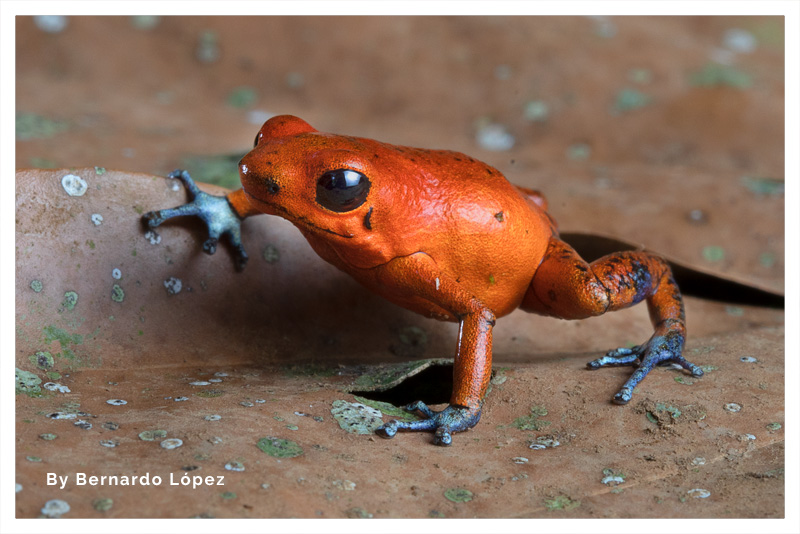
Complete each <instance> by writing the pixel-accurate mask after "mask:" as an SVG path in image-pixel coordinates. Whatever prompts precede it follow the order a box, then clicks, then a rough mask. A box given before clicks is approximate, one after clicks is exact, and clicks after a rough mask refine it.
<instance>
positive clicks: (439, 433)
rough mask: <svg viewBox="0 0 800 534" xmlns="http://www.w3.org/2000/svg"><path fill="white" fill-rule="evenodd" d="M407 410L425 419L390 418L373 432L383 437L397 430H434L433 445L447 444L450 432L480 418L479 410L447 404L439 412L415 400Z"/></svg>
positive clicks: (390, 435) (465, 428)
mask: <svg viewBox="0 0 800 534" xmlns="http://www.w3.org/2000/svg"><path fill="white" fill-rule="evenodd" d="M405 409H406V410H407V411H409V412H414V411H416V412H420V413H421V414H422V415H424V416H425V419H422V420H419V421H397V420H392V421H389V422H388V423H386V424H385V425H383V426H381V427H379V428H378V429H377V430H375V433H376V434H378V435H379V436H381V437H384V438H393V437H394V435H395V434H397V431H398V430H399V431H402V432H419V431H425V432H434V436H433V443H434V444H435V445H442V446H445V447H446V446H449V445H452V443H453V437H452V436H451V434H453V433H455V432H462V431H464V430H467V429H470V428H472V427H473V426H475V425H476V424H478V421H479V420H480V418H481V410H480V408H478V409H477V410H475V409H470V408H466V407H464V406H452V405H450V406H448V407H447V408H445V409H444V410H442V411H441V412H434V411H433V410H431V409H430V408H428V406H427V405H426V404H425V403H424V402H422V401H417V402H415V403H412V404H409V405H408V406H406V408H405Z"/></svg>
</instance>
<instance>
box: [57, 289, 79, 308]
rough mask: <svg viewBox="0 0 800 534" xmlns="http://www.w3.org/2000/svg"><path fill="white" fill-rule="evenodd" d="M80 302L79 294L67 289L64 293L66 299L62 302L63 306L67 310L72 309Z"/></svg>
mask: <svg viewBox="0 0 800 534" xmlns="http://www.w3.org/2000/svg"><path fill="white" fill-rule="evenodd" d="M77 304H78V294H77V293H76V292H74V291H67V292H66V293H64V300H63V302H62V303H61V307H62V308H64V309H65V310H68V311H71V310H74V309H75V306H77Z"/></svg>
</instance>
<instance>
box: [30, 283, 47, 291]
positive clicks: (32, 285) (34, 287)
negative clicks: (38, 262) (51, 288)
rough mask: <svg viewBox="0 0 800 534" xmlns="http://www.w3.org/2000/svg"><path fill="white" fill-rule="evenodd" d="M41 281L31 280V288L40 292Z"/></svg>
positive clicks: (41, 287)
mask: <svg viewBox="0 0 800 534" xmlns="http://www.w3.org/2000/svg"><path fill="white" fill-rule="evenodd" d="M43 287H44V286H43V285H42V282H41V281H40V280H32V281H31V289H33V290H34V291H35V292H36V293H40V292H41V291H42V289H43Z"/></svg>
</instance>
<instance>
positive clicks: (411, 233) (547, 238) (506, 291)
mask: <svg viewBox="0 0 800 534" xmlns="http://www.w3.org/2000/svg"><path fill="white" fill-rule="evenodd" d="M239 175H240V178H241V183H242V187H241V188H240V189H238V190H235V191H233V192H231V193H228V194H227V195H225V196H212V195H208V194H206V193H204V192H202V191H200V190H199V189H198V188H197V186H196V185H195V184H194V183H193V181H192V179H191V177H190V176H189V174H188V173H187V172H186V171H180V170H178V171H175V172H174V173H172V174H171V175H170V176H171V177H173V178H178V179H180V180H181V181H182V182H183V183H184V185H185V187H186V188H187V190H188V191H189V194H190V197H191V198H192V201H191V202H190V203H188V204H185V205H183V206H179V207H177V208H173V209H165V210H160V211H152V212H149V213H146V214H145V215H144V216H143V218H144V221H145V222H146V225H147V226H149V227H151V228H154V227H156V226H158V225H160V224H161V223H163V222H164V221H166V220H167V219H170V218H173V217H178V216H184V215H194V216H198V217H200V218H201V219H203V220H204V221H205V222H206V224H207V226H208V232H209V238H208V239H207V240H206V241H205V242H204V244H203V249H204V251H205V252H207V253H209V254H213V253H214V251H215V250H216V247H217V243H218V240H219V238H220V237H221V236H223V235H225V236H227V239H229V241H230V243H231V244H232V246H233V249H234V255H235V260H236V266H237V268H238V269H240V270H241V269H242V268H243V267H244V265H245V263H246V261H247V254H246V252H245V250H244V248H243V246H242V242H241V235H240V228H241V226H240V224H241V221H242V220H244V219H245V218H247V217H250V216H252V215H257V214H261V213H266V214H270V215H278V216H280V217H283V218H285V219H288V220H289V221H291V222H292V223H293V224H294V225H295V226H296V227H297V228H298V229H299V230H300V232H302V234H303V236H305V238H306V239H307V240H308V242H309V244H310V245H311V247H312V248H313V249H314V251H316V253H317V254H319V255H320V256H321V257H322V258H323V259H324V260H326V261H328V262H329V263H332V264H333V265H335V266H336V267H338V268H339V269H341V270H342V271H344V272H346V273H348V274H349V275H350V276H352V277H353V278H355V279H356V280H358V281H359V282H360V283H361V284H363V285H364V286H366V287H367V288H369V289H370V290H372V291H374V292H375V293H377V294H379V295H381V296H383V297H385V298H386V299H387V300H389V301H391V302H394V303H395V304H398V305H400V306H403V307H405V308H407V309H409V310H413V311H414V312H417V313H421V314H424V315H426V316H429V317H433V318H436V319H440V320H444V321H455V322H458V323H459V324H460V328H459V333H458V344H457V348H456V353H455V361H454V365H453V391H452V396H451V398H450V402H449V405H448V406H447V407H446V408H444V409H443V410H441V411H434V410H432V409H430V408H429V407H428V406H427V405H425V404H424V403H423V402H421V401H419V402H416V403H413V404H411V405H409V406H407V407H406V409H407V410H409V411H417V412H419V413H420V414H421V415H422V417H423V418H422V419H420V420H417V421H412V422H403V421H396V420H393V421H389V422H388V423H386V424H384V425H383V426H381V427H380V428H378V429H377V431H376V432H377V433H378V434H379V435H381V436H383V437H387V438H391V437H393V436H394V435H395V434H396V433H397V432H398V431H415V430H419V431H431V432H434V443H436V444H438V445H450V444H451V443H452V434H453V433H455V432H461V431H464V430H467V429H469V428H471V427H473V426H475V424H477V423H478V420H479V419H480V415H481V407H482V404H483V400H484V397H485V395H486V390H487V387H488V385H489V379H490V376H491V369H492V327H493V326H494V324H495V320H496V319H497V318H499V317H502V316H504V315H507V314H509V313H510V312H512V311H513V310H515V309H517V308H521V309H523V310H525V311H527V312H532V313H537V314H541V315H547V316H552V317H557V318H560V319H583V318H586V317H592V316H597V315H601V314H603V313H606V312H609V311H614V310H619V309H622V308H627V307H629V306H632V305H634V304H636V303H638V302H641V301H643V300H644V301H646V302H647V307H648V310H649V312H650V318H651V320H652V323H653V327H654V333H653V335H652V337H650V339H649V340H648V341H646V342H645V343H643V344H641V345H638V346H635V347H632V348H618V349H615V350H611V351H609V352H608V353H606V354H605V355H604V356H603V357H601V358H599V359H596V360H594V361H592V362H589V363H588V364H587V366H588V367H589V368H590V369H599V368H601V367H607V366H631V367H633V368H635V370H634V371H633V373H632V374H631V376H630V378H628V380H627V381H626V382H625V383H624V385H623V386H622V388H621V389H620V390H619V391H618V392H617V393H616V394H615V395H614V397H613V399H612V402H614V403H616V404H626V403H628V401H630V400H631V395H632V393H633V390H634V388H635V387H636V385H637V384H638V383H639V382H640V381H641V380H642V379H643V378H644V377H645V376H646V375H647V374H648V373H649V372H650V370H651V369H652V368H653V367H654V366H655V365H658V364H666V363H670V362H672V363H676V364H678V365H679V366H681V367H682V368H684V369H686V370H687V371H689V372H690V373H691V374H692V375H693V376H701V375H702V374H703V371H702V370H701V369H700V367H698V366H697V365H694V364H692V363H690V362H688V361H687V360H685V359H684V358H683V357H682V355H681V353H682V350H683V345H684V339H685V335H686V328H685V316H684V308H683V302H682V299H681V294H680V291H679V289H678V286H677V285H676V283H675V280H674V278H673V276H672V273H671V271H670V268H669V265H668V264H667V262H666V261H665V260H664V259H662V258H661V257H659V256H657V255H653V254H650V253H647V252H643V251H633V252H630V251H629V252H619V253H615V254H610V255H607V256H604V257H602V258H600V259H598V260H596V261H593V262H592V263H587V262H586V261H584V260H583V259H582V258H581V257H580V256H579V255H578V254H577V253H576V252H575V250H573V248H572V247H571V246H570V245H568V244H567V243H565V242H564V241H562V240H561V239H559V233H558V229H557V226H556V223H555V221H554V220H553V218H552V217H551V216H550V215H549V214H548V212H547V202H546V200H545V198H544V197H543V196H542V195H541V194H540V193H539V192H537V191H533V190H530V189H526V188H523V187H519V186H514V185H512V184H511V183H509V182H508V181H507V180H506V178H505V177H504V176H503V175H502V174H501V173H500V172H499V171H497V170H496V169H494V168H492V167H490V166H489V165H487V164H485V163H482V162H480V161H477V160H475V159H473V158H471V157H469V156H466V155H464V154H461V153H458V152H452V151H446V150H425V149H419V148H409V147H405V146H395V145H390V144H386V143H381V142H378V141H374V140H371V139H363V138H358V137H350V136H345V135H334V134H328V133H323V132H319V131H317V130H315V129H314V128H313V127H311V126H310V125H309V124H308V123H307V122H305V121H303V120H302V119H299V118H297V117H293V116H289V115H282V116H277V117H273V118H271V119H269V120H268V121H267V122H266V123H265V124H264V125H263V126H262V127H261V130H260V131H259V132H258V135H257V136H256V139H255V146H254V148H253V150H251V151H250V152H249V153H248V154H247V155H245V156H244V157H243V158H242V159H241V161H240V162H239Z"/></svg>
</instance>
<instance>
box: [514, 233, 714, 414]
mask: <svg viewBox="0 0 800 534" xmlns="http://www.w3.org/2000/svg"><path fill="white" fill-rule="evenodd" d="M642 300H646V301H647V308H648V311H649V312H650V320H651V322H652V323H653V327H654V329H655V332H654V333H653V336H652V337H651V338H650V339H649V340H648V341H647V342H645V343H644V344H642V345H639V346H636V347H633V348H619V349H615V350H612V351H609V352H608V353H606V355H605V356H603V357H602V358H598V359H596V360H594V361H592V362H589V363H588V364H587V366H588V367H589V368H590V369H599V368H600V367H608V366H632V367H636V370H635V371H634V372H633V374H632V375H631V377H630V378H629V379H628V380H627V381H626V382H625V384H624V385H623V386H622V388H621V389H620V390H619V392H618V393H617V394H616V395H614V398H613V402H614V403H616V404H627V403H628V401H630V400H631V395H632V393H633V389H634V388H635V387H636V385H637V384H638V383H639V382H641V380H642V379H643V378H644V377H645V376H647V374H648V373H649V372H650V371H651V370H652V369H653V367H655V366H656V365H660V364H668V363H673V362H674V363H677V364H678V365H680V366H681V367H683V368H684V369H687V370H688V371H690V372H691V373H692V375H693V376H702V375H703V371H702V369H700V368H699V367H698V366H696V365H694V364H692V363H690V362H688V361H686V360H685V359H684V358H683V356H682V355H681V353H682V351H683V344H684V340H685V338H686V324H685V323H686V318H685V315H684V309H683V300H682V299H681V293H680V290H679V289H678V286H677V284H676V283H675V280H674V279H673V277H672V271H671V270H670V268H669V265H668V264H667V262H666V261H665V260H664V259H663V258H661V257H659V256H656V255H653V254H650V253H647V252H640V251H634V252H618V253H615V254H609V255H608V256H604V257H602V258H600V259H598V260H596V261H594V262H592V263H587V262H586V261H584V260H583V259H582V258H581V257H580V256H579V255H578V253H577V252H575V250H574V249H573V248H572V247H571V246H569V245H568V244H567V243H565V242H563V241H561V240H559V239H557V238H551V240H550V244H549V246H548V249H547V252H546V254H545V257H544V259H543V260H542V263H541V265H540V266H539V268H538V269H537V271H536V275H535V276H534V278H533V281H532V282H531V284H530V287H529V288H528V291H527V293H526V294H525V298H524V299H523V302H522V305H521V308H522V309H524V310H526V311H529V312H534V313H539V314H542V315H550V316H553V317H559V318H561V319H584V318H587V317H592V316H596V315H601V314H603V313H605V312H607V311H614V310H619V309H622V308H627V307H629V306H632V305H634V304H637V303H638V302H641V301H642Z"/></svg>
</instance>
